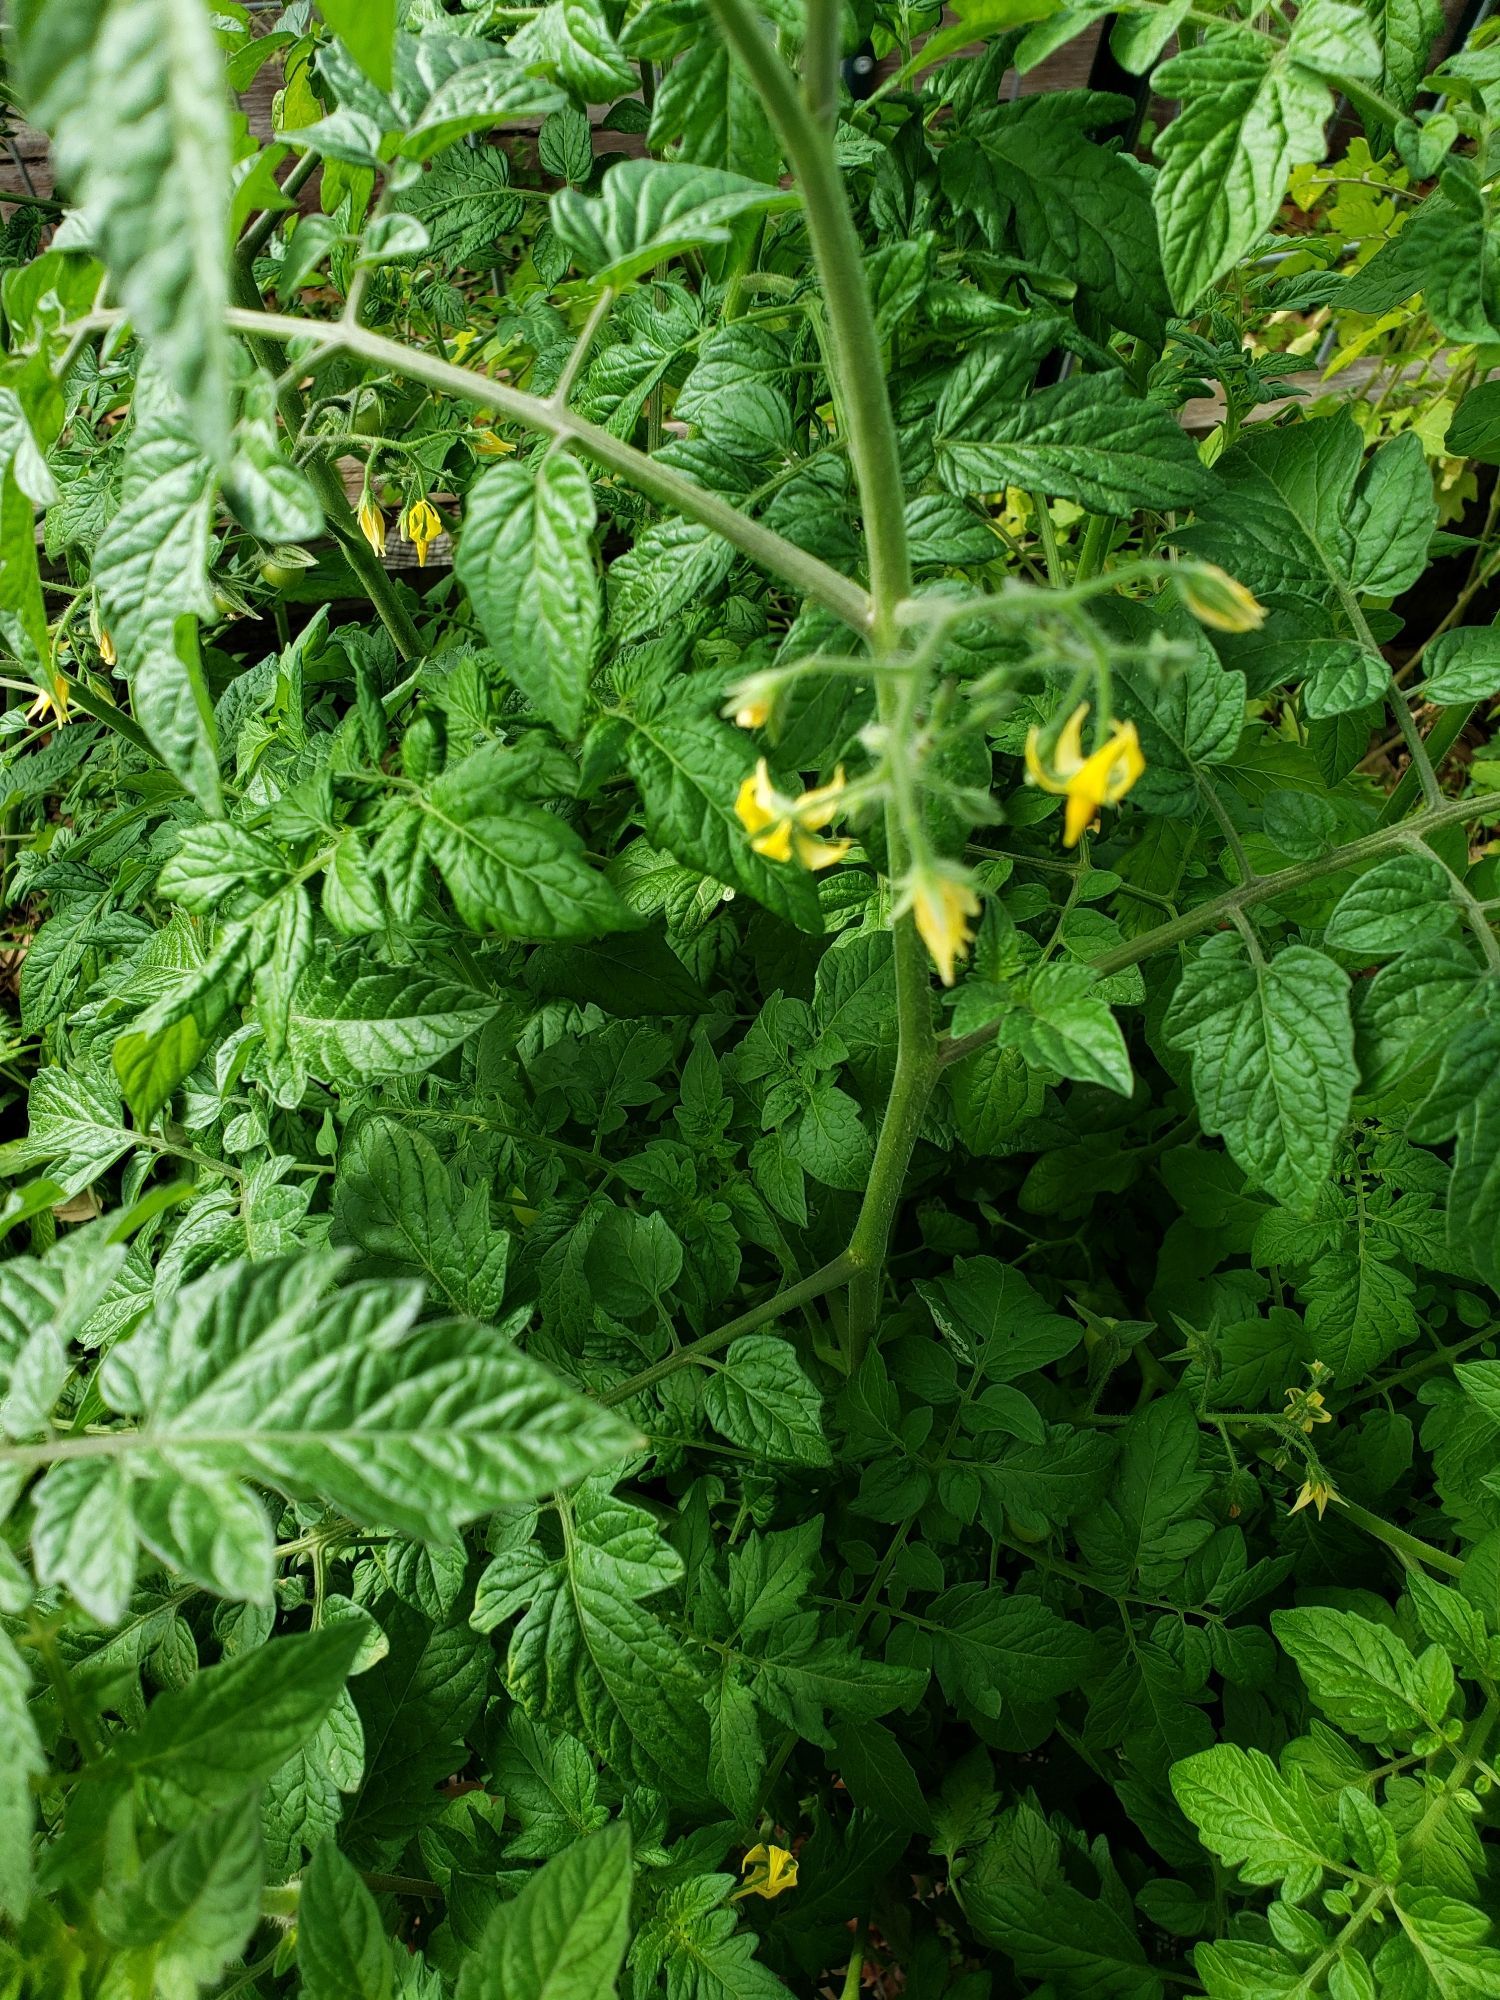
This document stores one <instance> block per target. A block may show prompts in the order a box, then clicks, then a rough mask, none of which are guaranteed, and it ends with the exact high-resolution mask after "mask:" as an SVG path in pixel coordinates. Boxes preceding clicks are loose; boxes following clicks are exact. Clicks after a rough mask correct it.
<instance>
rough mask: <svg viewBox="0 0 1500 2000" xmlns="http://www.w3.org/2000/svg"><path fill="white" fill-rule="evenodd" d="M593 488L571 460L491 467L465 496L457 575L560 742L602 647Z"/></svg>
mask: <svg viewBox="0 0 1500 2000" xmlns="http://www.w3.org/2000/svg"><path fill="white" fill-rule="evenodd" d="M595 520H596V516H595V510H594V487H593V481H592V480H591V479H590V477H589V475H588V474H587V473H586V472H585V471H584V469H583V467H582V466H581V465H580V464H579V463H578V461H577V459H574V458H568V457H565V456H564V457H551V458H545V459H544V460H543V461H542V463H541V464H540V466H538V467H532V466H530V465H515V464H507V465H496V466H492V467H491V468H490V470H489V471H488V472H486V473H485V475H484V476H483V478H482V479H480V480H479V481H478V483H477V484H476V485H475V486H474V487H473V488H472V489H471V490H470V493H469V497H468V503H467V506H466V508H465V512H464V532H463V535H462V537H461V539H460V542H459V549H458V557H457V561H456V564H455V567H456V569H457V572H458V577H459V581H460V582H461V583H462V584H463V586H464V588H465V590H467V591H468V593H469V596H470V598H471V599H472V601H473V604H474V609H475V611H476V613H477V614H478V617H479V622H480V624H481V625H482V626H483V628H484V633H485V637H486V638H487V639H488V640H489V642H490V645H491V647H492V648H493V650H494V654H495V658H496V659H497V660H498V661H499V662H500V664H501V665H502V666H503V668H504V669H505V671H506V672H507V673H508V674H509V675H510V676H511V678H512V679H513V680H514V681H515V683H516V685H517V687H519V688H520V690H521V692H522V693H523V694H524V695H525V696H526V698H527V700H528V701H529V702H530V703H531V705H532V707H533V708H535V709H537V710H538V711H539V712H540V713H541V714H542V715H545V716H546V717H547V719H548V721H549V722H552V723H554V724H555V725H556V727H557V728H558V729H559V730H560V731H561V732H562V734H563V735H564V736H577V734H578V733H579V730H580V729H581V727H582V724H583V711H584V704H585V701H586V699H587V696H588V685H589V675H590V673H591V672H592V670H593V665H594V654H595V650H596V648H597V646H598V641H599V624H600V617H601V609H600V597H599V578H598V574H597V572H596V569H595V565H594V548H593V534H594V527H595Z"/></svg>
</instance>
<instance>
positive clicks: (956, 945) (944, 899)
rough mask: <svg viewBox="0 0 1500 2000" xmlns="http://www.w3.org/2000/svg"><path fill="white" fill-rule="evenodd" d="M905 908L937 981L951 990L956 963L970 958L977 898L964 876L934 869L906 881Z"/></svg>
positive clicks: (977, 906)
mask: <svg viewBox="0 0 1500 2000" xmlns="http://www.w3.org/2000/svg"><path fill="white" fill-rule="evenodd" d="M906 907H907V908H908V909H909V910H910V911H911V913H912V915H913V917H914V918H915V919H916V925H917V929H918V931H919V932H920V933H921V937H922V942H923V944H925V945H926V947H927V949H928V951H929V952H930V953H931V954H932V962H933V964H934V965H935V966H936V967H937V970H938V977H939V979H941V980H942V982H943V984H944V985H945V986H951V985H952V984H953V980H954V976H955V973H956V971H957V966H958V961H959V959H961V958H967V957H968V955H969V945H970V942H971V941H972V939H973V936H974V926H973V924H972V922H971V921H970V920H971V919H972V918H974V917H977V916H978V915H979V898H978V897H977V896H976V895H975V894H974V891H973V890H972V889H971V888H970V886H969V883H968V880H967V878H966V877H965V876H963V875H960V874H957V873H956V872H953V871H951V870H948V869H941V870H938V869H934V870H932V871H930V872H924V873H922V874H920V875H914V876H912V877H910V878H909V880H908V886H907V897H906Z"/></svg>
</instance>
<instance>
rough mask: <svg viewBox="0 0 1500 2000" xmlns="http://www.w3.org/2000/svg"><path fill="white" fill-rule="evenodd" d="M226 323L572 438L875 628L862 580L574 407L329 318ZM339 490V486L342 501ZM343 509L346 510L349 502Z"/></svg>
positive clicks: (838, 611) (649, 493)
mask: <svg viewBox="0 0 1500 2000" xmlns="http://www.w3.org/2000/svg"><path fill="white" fill-rule="evenodd" d="M227 318H228V323H229V325H230V326H231V327H232V328H233V329H234V330H235V331H236V332H238V333H244V334H249V335H251V336H252V337H256V336H258V337H259V338H261V339H264V340H272V341H276V342H277V343H279V344H285V343H286V342H289V341H293V340H313V341H318V342H321V343H323V344H324V345H326V346H327V347H328V348H329V349H330V350H335V349H336V350H340V351H342V352H343V353H345V354H354V355H358V356H359V358H360V359H361V360H362V361H368V362H369V363H370V364H371V365H372V366H374V367H377V368H387V369H389V370H390V371H391V373H392V374H394V375H404V376H406V377H407V378H408V379H409V380H411V381H413V382H425V383H426V384H427V386H428V387H429V388H431V389H437V390H440V391H441V392H442V393H443V394H445V395H449V396H455V397H458V398H459V399H461V400H462V401H464V402H468V403H473V404H475V405H476V406H477V407H478V408H480V409H486V410H493V411H494V412H496V414H497V415H499V416H503V417H506V418H508V419H509V420H510V421H511V422H512V423H518V424H522V425H524V426H525V428H526V429H527V430H531V431H537V432H538V433H540V434H541V435H542V436H543V437H552V438H561V439H564V440H568V441H570V442H572V443H573V444H576V445H577V446H578V448H579V450H580V451H581V452H582V453H583V454H584V456H585V457H586V458H589V459H591V460H592V461H593V463H594V464H595V465H600V466H602V467H603V468H604V470H605V471H606V472H614V473H617V474H618V475H619V476H620V478H622V479H624V480H627V481H628V482H629V483H630V484H631V485H632V486H634V487H635V488H636V490H637V491H638V492H641V493H644V494H645V495H646V497H647V499H649V500H655V501H657V502H659V503H660V504H661V505H662V506H664V507H672V508H675V509H676V511H677V512H678V513H679V514H682V515H685V516H686V518H687V519H688V520H690V521H701V522H702V524H703V525H704V527H707V528H712V529H713V530H714V531H715V533H717V534H720V535H722V536H723V537H724V539H725V541H727V542H732V543H733V544H734V546H735V547H736V548H737V549H738V550H739V551H740V552H741V554H742V555H746V556H748V557H749V558H750V560H751V561H752V562H755V563H758V564H759V565H760V566H761V568H762V569H765V570H769V571H770V572H771V574H772V575H773V576H778V577H780V578H781V579H782V580H783V581H784V582H786V583H789V584H791V585H792V586H793V587H794V588H795V589H797V590H800V591H801V592H802V593H803V594H804V595H805V596H807V597H811V598H813V599H815V600H816V602H817V603H819V604H821V605H823V606H824V607H825V608H826V609H827V610H829V611H832V612H833V613H834V615H835V616H836V617H838V618H842V619H843V621H844V623H845V624H846V625H850V626H852V627H853V628H854V629H855V631H857V632H862V633H867V632H869V630H870V627H871V606H870V600H869V597H868V596H867V595H866V593H865V592H864V591H863V590H861V589H860V587H859V585H858V584H857V583H854V582H851V580H850V579H849V578H848V577H846V576H840V575H839V573H838V571H837V570H835V569H830V567H829V566H828V564H827V563H824V562H819V561H818V559H817V557H816V556H810V555H808V553H807V552H806V550H805V549H799V548H798V547H797V545H796V543H795V542H789V541H787V540H786V538H785V537H784V536H782V535H778V534H776V533H775V532H774V531H773V530H772V529H770V528H767V527H765V526H763V525H762V523H761V522H759V521H755V520H752V519H751V518H750V516H749V515H748V514H742V513H741V512H740V511H739V509H738V508H737V507H732V506H731V505H730V504H729V502H728V501H727V500H722V499H720V497H719V496H718V494H717V493H711V492H709V491H708V489H707V488H706V487H702V486H699V485H697V484H695V483H694V481H693V480H691V479H688V478H686V477H685V476H684V475H683V474H682V473H680V472H678V471H676V470H675V469H674V468H673V467H671V466H666V465H661V464H658V462H657V461H656V460H655V459H653V458H650V457H648V455H647V454H646V453H645V452H643V451H637V450H636V449H635V447H634V446H633V445H628V444H625V443H622V441H621V440H620V439H619V438H616V437H611V436H610V434H609V432H608V431H606V430H601V429H600V427H599V426H598V425H597V424H591V423H589V422H588V421H587V420H586V419H585V418H583V417H579V416H576V415H574V413H573V412H572V411H571V410H559V409H555V408H554V407H553V405H552V404H551V403H550V402H547V401H545V400H544V399H543V398H542V397H540V396H530V395H527V394H526V392H525V391H524V390H521V389H513V388H511V387H510V385H509V384H508V383H504V382H493V381H491V380H490V378H489V376H487V375H480V374H477V373H475V371H474V370H473V369H470V368H459V367H457V366H455V364H454V363H453V362H451V361H442V360H439V359H438V357H437V356H436V355H432V354H422V353H420V352H418V351H417V350H416V349H414V348H409V347H403V346H402V345H401V343H400V342H399V341H395V340H387V339H385V338H384V336H383V335H381V334H378V333H371V332H370V330H369V329H368V328H367V327H362V326H361V327H352V326H345V325H342V324H341V323H339V322H337V321H330V320H306V319H292V318H290V317H288V316H287V315H286V314H283V313H268V312H251V311H245V310H241V309H238V308H231V309H230V311H229V313H228V315H227ZM342 491H343V489H342V488H340V496H341V497H342ZM345 506H346V508H347V502H345ZM382 574H383V572H382ZM378 608H379V607H378V606H377V609H378Z"/></svg>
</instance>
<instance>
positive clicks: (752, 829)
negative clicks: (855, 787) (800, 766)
mask: <svg viewBox="0 0 1500 2000" xmlns="http://www.w3.org/2000/svg"><path fill="white" fill-rule="evenodd" d="M843 789H844V768H843V766H842V765H840V766H839V768H838V770H837V771H835V772H834V774H833V779H832V782H831V783H829V784H826V785H819V786H818V787H817V788H816V789H815V790H813V791H811V792H804V793H803V794H802V796H801V797H800V798H797V799H789V798H787V797H786V796H785V795H784V794H783V793H781V792H778V791H777V789H776V787H775V786H774V785H773V784H772V783H771V773H770V771H769V770H768V769H767V768H766V760H765V758H764V757H762V758H761V760H760V762H759V763H758V764H757V765H756V767H755V769H754V770H753V771H752V772H751V774H750V776H749V777H748V778H746V780H745V782H744V783H743V784H742V785H741V786H740V789H739V795H738V797H737V798H736V799H735V802H734V810H735V814H736V817H737V818H738V819H739V822H740V825H741V826H742V827H744V829H745V831H746V832H747V833H748V834H749V835H750V845H751V847H752V848H754V850H755V852H756V853H757V854H763V855H764V856H765V857H766V859H767V860H768V861H790V860H792V859H793V858H794V857H795V858H796V860H797V861H798V862H799V863H800V864H801V866H802V867H804V868H809V869H812V870H814V871H816V870H817V869H820V868H831V867H832V866H833V864H834V863H835V862H836V861H842V860H843V858H844V856H845V855H846V854H847V853H848V852H849V849H850V848H851V847H852V846H853V845H854V843H853V841H851V840H819V839H818V838H817V833H818V829H819V828H821V827H825V826H827V824H828V822H829V821H830V820H831V819H832V818H833V816H834V814H835V813H836V812H837V811H838V809H839V794H840V793H841V792H842V791H843Z"/></svg>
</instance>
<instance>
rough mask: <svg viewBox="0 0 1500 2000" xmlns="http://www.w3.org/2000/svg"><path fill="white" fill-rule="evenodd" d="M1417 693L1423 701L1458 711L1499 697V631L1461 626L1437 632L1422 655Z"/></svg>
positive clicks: (1496, 628)
mask: <svg viewBox="0 0 1500 2000" xmlns="http://www.w3.org/2000/svg"><path fill="white" fill-rule="evenodd" d="M1422 671H1423V674H1424V679H1423V680H1422V682H1421V684H1420V686H1419V687H1418V689H1417V692H1418V693H1419V694H1420V695H1421V697H1422V699H1423V700H1424V701H1435V702H1438V703H1440V704H1441V705H1442V706H1444V707H1449V708H1459V707H1463V706H1465V705H1466V704H1467V703H1469V702H1471V701H1488V700H1489V699H1490V697H1491V695H1493V694H1496V693H1500V627H1496V626H1494V625H1461V626H1459V627H1458V629H1457V630H1456V631H1453V632H1440V633H1439V634H1438V636H1437V638H1436V639H1434V640H1433V642H1432V644H1431V645H1430V646H1429V647H1428V648H1427V651H1426V652H1425V653H1424V654H1423V655H1422Z"/></svg>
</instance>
